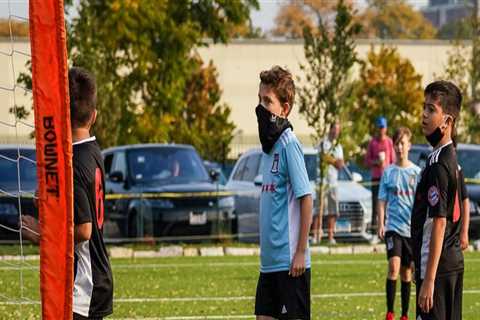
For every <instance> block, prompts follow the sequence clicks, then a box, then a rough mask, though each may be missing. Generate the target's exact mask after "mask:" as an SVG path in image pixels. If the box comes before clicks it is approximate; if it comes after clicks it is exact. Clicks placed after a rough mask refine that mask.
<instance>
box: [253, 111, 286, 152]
mask: <svg viewBox="0 0 480 320" xmlns="http://www.w3.org/2000/svg"><path fill="white" fill-rule="evenodd" d="M255 113H256V114H257V122H258V136H259V138H260V142H261V143H262V150H263V152H265V153H270V151H271V150H272V148H273V146H274V145H275V142H277V140H278V138H279V137H280V135H281V134H282V132H283V131H285V130H286V129H288V128H292V125H291V124H290V122H289V121H288V120H287V119H285V118H281V117H279V116H276V115H274V114H272V113H271V112H270V111H268V110H267V109H265V108H264V107H263V106H262V105H261V104H259V105H258V106H257V107H256V108H255Z"/></svg>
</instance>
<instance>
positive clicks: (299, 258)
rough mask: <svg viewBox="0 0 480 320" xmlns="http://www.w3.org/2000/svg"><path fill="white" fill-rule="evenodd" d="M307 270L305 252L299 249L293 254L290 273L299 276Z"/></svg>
mask: <svg viewBox="0 0 480 320" xmlns="http://www.w3.org/2000/svg"><path fill="white" fill-rule="evenodd" d="M304 272H305V252H299V251H297V252H296V253H295V255H294V256H293V261H292V265H291V266H290V272H289V273H288V274H289V275H290V276H292V277H299V276H301V275H302V274H303V273H304Z"/></svg>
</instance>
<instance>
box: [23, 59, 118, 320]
mask: <svg viewBox="0 0 480 320" xmlns="http://www.w3.org/2000/svg"><path fill="white" fill-rule="evenodd" d="M68 80H69V90H70V118H71V119H70V120H71V126H72V141H73V194H74V196H73V208H74V223H75V228H74V241H75V250H74V253H75V262H74V263H75V264H74V272H75V280H74V286H73V319H74V320H83V319H91V320H100V319H103V317H105V316H107V315H109V314H111V313H112V302H113V278H112V271H111V268H110V262H109V259H108V254H107V250H106V248H105V244H104V242H103V221H104V205H103V203H104V200H105V195H104V185H105V181H104V176H105V173H104V172H105V170H104V168H103V160H102V154H101V152H100V147H99V146H98V144H97V142H96V141H95V137H92V136H90V128H91V127H92V125H93V124H94V122H95V119H96V116H97V111H96V96H97V89H96V84H95V79H94V78H93V76H92V75H91V74H90V73H88V72H87V71H85V70H83V69H80V68H72V69H70V70H69V73H68ZM22 223H23V226H26V227H27V228H28V229H31V230H33V231H36V233H31V232H28V231H27V230H28V229H27V230H24V231H22V232H23V234H24V236H25V237H26V238H28V239H30V240H32V241H34V242H38V241H39V240H40V239H39V238H40V236H41V233H40V231H41V229H40V228H39V225H38V222H37V221H36V220H35V219H34V218H33V217H31V216H23V217H22Z"/></svg>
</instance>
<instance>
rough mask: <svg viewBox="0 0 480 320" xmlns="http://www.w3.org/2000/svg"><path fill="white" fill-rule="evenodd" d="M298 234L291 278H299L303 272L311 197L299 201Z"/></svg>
mask: <svg viewBox="0 0 480 320" xmlns="http://www.w3.org/2000/svg"><path fill="white" fill-rule="evenodd" d="M299 200H300V234H299V236H298V244H297V248H296V251H295V255H294V257H293V261H292V265H291V267H290V275H291V276H292V277H298V276H301V275H302V274H303V273H304V272H305V252H306V251H307V244H308V234H309V232H310V225H311V223H312V209H313V201H312V196H311V195H310V194H307V195H305V196H303V197H301V198H300V199H299Z"/></svg>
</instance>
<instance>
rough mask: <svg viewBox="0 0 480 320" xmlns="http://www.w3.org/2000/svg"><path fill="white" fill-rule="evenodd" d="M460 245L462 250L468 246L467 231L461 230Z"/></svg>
mask: <svg viewBox="0 0 480 320" xmlns="http://www.w3.org/2000/svg"><path fill="white" fill-rule="evenodd" d="M460 247H461V248H462V250H466V249H467V248H468V233H467V232H462V233H461V234H460Z"/></svg>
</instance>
